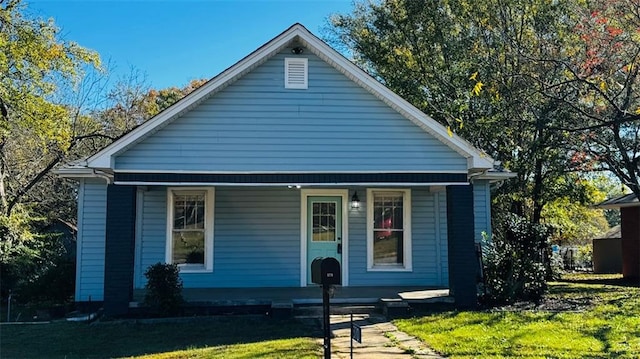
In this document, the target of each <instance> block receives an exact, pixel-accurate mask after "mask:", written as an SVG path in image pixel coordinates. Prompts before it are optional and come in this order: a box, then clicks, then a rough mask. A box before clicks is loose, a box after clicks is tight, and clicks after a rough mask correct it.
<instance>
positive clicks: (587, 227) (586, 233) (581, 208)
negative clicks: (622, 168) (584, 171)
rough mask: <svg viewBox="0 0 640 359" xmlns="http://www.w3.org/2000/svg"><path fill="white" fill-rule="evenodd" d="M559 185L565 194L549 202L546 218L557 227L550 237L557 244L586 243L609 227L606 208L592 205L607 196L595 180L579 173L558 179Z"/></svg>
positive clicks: (547, 222)
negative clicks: (604, 209)
mask: <svg viewBox="0 0 640 359" xmlns="http://www.w3.org/2000/svg"><path fill="white" fill-rule="evenodd" d="M556 186H558V187H561V188H563V190H560V191H559V192H563V193H565V196H562V197H559V198H556V199H554V200H552V201H551V202H549V203H547V205H546V206H545V207H544V210H543V212H542V217H543V221H544V223H545V224H547V225H549V226H550V227H551V228H553V229H555V231H554V233H553V235H552V237H551V239H552V241H554V242H556V243H558V244H563V245H566V244H587V243H590V242H591V240H592V239H593V238H597V237H598V236H599V235H602V234H603V233H604V232H606V231H607V230H608V229H609V223H608V222H607V218H606V217H605V214H604V211H603V210H601V209H596V208H593V207H592V205H594V204H597V203H599V202H602V201H604V200H605V199H606V193H605V192H603V191H601V190H600V189H599V188H598V187H597V186H596V184H595V183H594V181H590V180H588V179H584V178H581V176H579V175H577V174H571V175H568V176H566V177H564V178H562V179H559V180H558V181H557V183H556Z"/></svg>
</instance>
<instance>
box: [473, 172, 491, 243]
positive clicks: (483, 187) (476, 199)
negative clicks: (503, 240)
mask: <svg viewBox="0 0 640 359" xmlns="http://www.w3.org/2000/svg"><path fill="white" fill-rule="evenodd" d="M489 191H490V188H489V181H475V182H474V183H473V211H474V226H475V232H474V233H475V235H474V238H475V240H476V242H480V241H481V240H482V232H486V233H487V234H488V235H490V234H491V193H490V192H489Z"/></svg>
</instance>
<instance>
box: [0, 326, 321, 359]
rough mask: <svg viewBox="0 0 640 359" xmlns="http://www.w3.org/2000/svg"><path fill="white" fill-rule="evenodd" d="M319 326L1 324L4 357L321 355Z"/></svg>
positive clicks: (154, 358)
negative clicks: (318, 339)
mask: <svg viewBox="0 0 640 359" xmlns="http://www.w3.org/2000/svg"><path fill="white" fill-rule="evenodd" d="M320 334H321V333H319V332H318V328H317V324H316V325H305V324H304V323H301V322H299V321H296V320H284V321H273V320H271V319H269V318H264V317H241V316H237V317H219V318H213V319H198V320H194V321H192V322H188V323H162V324H132V323H123V322H113V323H99V324H91V325H89V324H86V323H67V322H56V323H51V324H34V325H2V326H0V358H3V359H4V358H68V359H71V358H121V357H125V358H126V357H132V358H145V359H169V358H172V359H173V358H175V359H178V358H194V359H196V358H198V359H200V358H229V359H231V358H233V359H239V358H246V359H248V358H296V359H299V358H318V356H319V355H321V346H320V345H319V344H318V342H317V341H316V339H315V338H317V337H318V336H319V335H320Z"/></svg>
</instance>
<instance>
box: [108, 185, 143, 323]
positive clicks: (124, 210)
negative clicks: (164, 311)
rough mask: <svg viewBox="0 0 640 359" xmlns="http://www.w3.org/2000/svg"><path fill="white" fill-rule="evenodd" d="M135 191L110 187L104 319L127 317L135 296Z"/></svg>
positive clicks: (126, 187) (134, 189) (133, 188)
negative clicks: (124, 315)
mask: <svg viewBox="0 0 640 359" xmlns="http://www.w3.org/2000/svg"><path fill="white" fill-rule="evenodd" d="M135 223H136V187H135V186H120V185H112V184H110V185H109V186H108V187H107V225H106V232H107V233H106V242H105V266H104V267H105V268H104V311H105V315H108V316H117V315H123V314H126V313H127V311H128V310H129V302H130V301H131V298H132V295H133V268H134V246H135Z"/></svg>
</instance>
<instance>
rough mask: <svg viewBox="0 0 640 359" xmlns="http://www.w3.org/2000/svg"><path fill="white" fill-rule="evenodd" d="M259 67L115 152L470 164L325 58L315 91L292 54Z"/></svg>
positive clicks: (200, 164)
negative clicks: (288, 73)
mask: <svg viewBox="0 0 640 359" xmlns="http://www.w3.org/2000/svg"><path fill="white" fill-rule="evenodd" d="M286 56H291V52H290V50H288V49H287V50H284V51H282V52H281V53H280V54H277V55H275V56H274V57H273V58H271V59H270V60H268V61H267V62H265V63H264V64H262V65H261V66H259V67H257V68H256V69H254V70H253V71H251V72H250V73H248V74H247V75H245V76H244V77H242V78H240V79H239V80H237V81H236V82H235V83H232V84H231V85H229V86H228V87H227V88H225V89H223V90H221V92H219V93H217V94H214V95H213V96H212V97H211V98H209V99H207V100H205V101H204V102H202V103H201V104H200V105H198V106H196V107H195V108H193V109H192V110H190V111H189V112H187V113H185V114H184V115H183V116H182V117H180V118H178V119H176V120H174V121H173V122H172V123H170V124H168V125H167V126H165V127H164V128H162V129H160V130H159V131H158V132H155V133H153V134H152V135H150V136H149V137H148V138H146V139H144V140H142V141H141V142H140V143H138V144H136V145H134V146H133V147H132V148H130V149H129V150H127V151H125V152H124V153H122V154H120V155H119V156H118V157H116V160H115V168H116V169H119V170H125V169H126V170H155V171H172V170H174V171H175V170H179V171H354V170H359V171H381V172H383V171H438V172H447V171H466V169H467V161H466V159H465V158H463V157H462V156H461V155H459V154H458V153H456V152H455V151H453V150H452V149H450V148H449V147H447V146H446V145H444V144H443V143H441V142H440V141H439V140H437V139H436V138H435V137H433V136H431V135H430V134H428V133H426V132H424V130H422V129H421V128H419V127H418V126H416V125H415V124H413V123H412V122H410V121H409V120H407V119H405V118H404V117H402V116H401V115H400V114H399V113H398V112H396V111H395V110H393V109H392V108H390V107H389V106H388V105H386V104H385V103H383V102H382V101H380V100H378V99H377V98H375V97H374V96H373V95H371V94H370V93H368V92H367V91H366V90H364V89H363V88H361V87H359V86H358V85H357V84H355V83H354V82H353V81H351V80H350V79H348V78H347V77H346V76H344V75H343V74H341V73H340V72H338V71H337V70H335V69H334V68H333V67H331V66H330V65H328V64H327V63H325V62H324V61H322V60H321V59H319V58H318V57H316V56H315V55H313V54H307V53H306V52H305V55H303V56H305V57H307V58H308V59H309V89H308V90H293V89H285V88H284V80H283V79H284V58H285V57H286Z"/></svg>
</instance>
